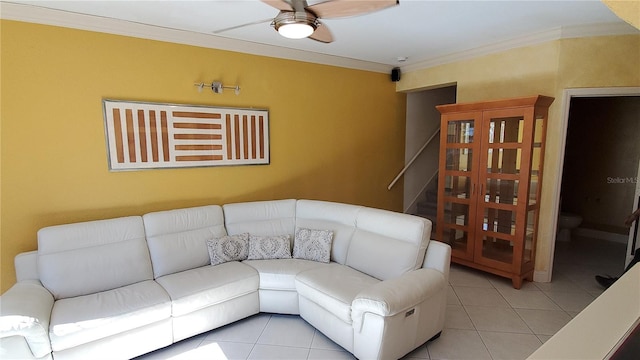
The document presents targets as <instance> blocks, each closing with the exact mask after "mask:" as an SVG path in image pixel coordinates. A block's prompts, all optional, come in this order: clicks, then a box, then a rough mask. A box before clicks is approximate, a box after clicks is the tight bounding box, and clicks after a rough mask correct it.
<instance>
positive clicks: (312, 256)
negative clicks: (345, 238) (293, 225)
mask: <svg viewBox="0 0 640 360" xmlns="http://www.w3.org/2000/svg"><path fill="white" fill-rule="evenodd" d="M332 242H333V231H331V230H314V229H305V228H297V229H296V237H295V239H294V242H293V257H294V258H296V259H305V260H313V261H319V262H325V263H328V262H329V259H330V257H331V243H332Z"/></svg>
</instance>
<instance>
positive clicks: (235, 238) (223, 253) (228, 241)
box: [207, 233, 249, 265]
mask: <svg viewBox="0 0 640 360" xmlns="http://www.w3.org/2000/svg"><path fill="white" fill-rule="evenodd" d="M207 248H208V249H209V259H210V260H211V265H218V264H222V263H225V262H228V261H240V260H246V259H247V256H248V255H249V233H245V234H238V235H228V236H222V237H219V238H215V239H211V240H207Z"/></svg>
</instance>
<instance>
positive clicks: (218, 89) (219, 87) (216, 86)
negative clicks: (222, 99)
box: [193, 81, 240, 95]
mask: <svg viewBox="0 0 640 360" xmlns="http://www.w3.org/2000/svg"><path fill="white" fill-rule="evenodd" d="M193 85H194V86H197V87H198V91H199V92H202V89H203V88H205V87H208V88H210V89H211V91H213V92H214V93H215V94H222V92H223V91H224V89H233V91H234V92H235V94H236V95H240V86H239V85H235V86H224V85H223V84H222V82H221V81H212V82H211V84H205V83H203V82H201V83H195V84H193Z"/></svg>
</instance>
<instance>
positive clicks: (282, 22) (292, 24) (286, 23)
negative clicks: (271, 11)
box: [272, 11, 318, 39]
mask: <svg viewBox="0 0 640 360" xmlns="http://www.w3.org/2000/svg"><path fill="white" fill-rule="evenodd" d="M272 25H273V27H274V28H275V29H276V31H278V33H279V34H280V35H282V36H284V37H286V38H289V39H304V38H306V37H309V36H311V34H313V32H314V31H316V29H317V28H318V20H317V18H316V17H315V16H313V14H309V13H306V12H293V11H282V12H280V14H278V16H277V17H276V18H275V19H274V20H273V23H272Z"/></svg>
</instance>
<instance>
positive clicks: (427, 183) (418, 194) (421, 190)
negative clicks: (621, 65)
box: [403, 169, 440, 213]
mask: <svg viewBox="0 0 640 360" xmlns="http://www.w3.org/2000/svg"><path fill="white" fill-rule="evenodd" d="M439 172H440V170H439V169H436V172H434V173H433V175H431V177H430V178H429V180H427V182H426V183H425V184H424V186H423V187H422V189H420V191H418V193H417V194H416V196H414V197H413V199H412V200H411V202H409V206H406V208H405V209H404V210H403V211H404V212H405V213H406V212H407V211H409V209H411V207H412V206H414V205H415V204H416V202H418V200H419V199H420V198H421V197H422V196H423V195H424V192H425V191H426V190H427V188H428V187H429V185H431V182H432V181H433V180H435V179H436V178H437V177H438V173H439Z"/></svg>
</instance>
